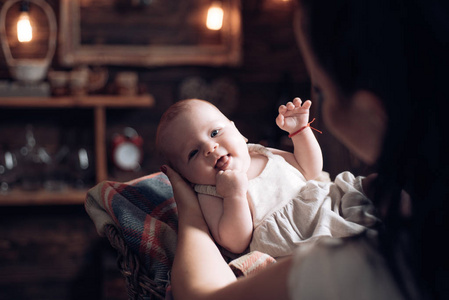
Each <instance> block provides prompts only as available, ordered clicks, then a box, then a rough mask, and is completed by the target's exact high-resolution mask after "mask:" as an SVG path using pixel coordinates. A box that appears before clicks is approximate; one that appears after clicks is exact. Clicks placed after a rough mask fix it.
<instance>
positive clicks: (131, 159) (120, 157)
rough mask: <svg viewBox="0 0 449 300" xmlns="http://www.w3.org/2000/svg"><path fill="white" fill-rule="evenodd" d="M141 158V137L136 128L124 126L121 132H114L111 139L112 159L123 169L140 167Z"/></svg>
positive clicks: (134, 169) (128, 169)
mask: <svg viewBox="0 0 449 300" xmlns="http://www.w3.org/2000/svg"><path fill="white" fill-rule="evenodd" d="M142 160H143V139H142V137H141V136H139V134H138V133H137V131H136V130H134V129H133V128H131V127H126V128H125V129H124V130H123V134H116V135H115V136H114V137H113V139H112V161H113V163H114V165H115V166H116V167H117V168H119V169H121V170H123V171H136V170H139V169H140V164H141V163H142Z"/></svg>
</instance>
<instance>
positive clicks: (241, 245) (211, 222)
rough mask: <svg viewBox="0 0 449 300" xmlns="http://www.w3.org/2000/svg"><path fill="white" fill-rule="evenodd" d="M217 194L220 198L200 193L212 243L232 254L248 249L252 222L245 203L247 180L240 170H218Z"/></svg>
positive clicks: (246, 202)
mask: <svg viewBox="0 0 449 300" xmlns="http://www.w3.org/2000/svg"><path fill="white" fill-rule="evenodd" d="M216 187H217V192H218V193H219V194H220V195H222V196H223V199H222V198H218V197H214V196H209V195H203V194H199V195H198V199H199V203H200V206H201V210H202V211H203V215H204V218H205V220H206V222H207V225H208V226H209V230H210V232H211V234H212V236H213V237H214V239H215V241H216V242H217V243H218V244H220V245H221V246H223V247H225V248H226V249H228V250H229V251H231V252H233V253H241V252H243V251H245V249H246V248H247V247H248V245H249V243H250V241H251V237H252V232H253V222H252V217H251V212H250V210H249V204H248V200H247V195H246V193H247V189H248V178H247V175H246V173H242V172H239V171H232V170H226V171H220V172H219V173H218V174H217V185H216Z"/></svg>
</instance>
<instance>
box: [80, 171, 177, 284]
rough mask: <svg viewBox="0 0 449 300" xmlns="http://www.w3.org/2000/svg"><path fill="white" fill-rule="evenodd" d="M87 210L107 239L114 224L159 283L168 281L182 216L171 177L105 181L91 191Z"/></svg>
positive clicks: (158, 175)
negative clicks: (179, 221) (179, 219)
mask: <svg viewBox="0 0 449 300" xmlns="http://www.w3.org/2000/svg"><path fill="white" fill-rule="evenodd" d="M85 207H86V211H87V213H88V214H89V216H90V217H91V219H92V220H93V222H94V223H95V226H96V228H97V231H98V233H99V234H100V235H101V236H103V235H104V234H103V233H104V231H103V229H104V226H105V225H106V224H112V225H114V226H116V227H117V228H118V229H119V230H120V232H121V233H122V235H123V239H124V241H125V242H126V243H127V245H128V247H129V248H130V249H131V250H132V251H133V252H134V253H137V254H138V256H139V258H140V261H141V263H142V264H144V265H145V267H146V268H147V269H148V270H149V276H151V277H152V278H154V279H155V280H157V281H159V280H160V281H161V284H162V283H163V282H167V281H168V271H169V270H170V268H171V265H172V262H173V258H174V254H175V249H176V237H177V233H176V231H177V225H178V214H177V210H176V203H175V201H174V199H173V191H172V188H171V185H170V182H169V180H168V178H167V177H166V176H165V175H164V174H161V173H155V174H151V175H148V176H145V177H141V178H138V179H136V180H133V181H130V182H126V183H120V182H113V181H105V182H102V183H99V184H98V185H96V186H95V187H94V188H92V189H91V190H89V192H88V194H87V197H86V203H85Z"/></svg>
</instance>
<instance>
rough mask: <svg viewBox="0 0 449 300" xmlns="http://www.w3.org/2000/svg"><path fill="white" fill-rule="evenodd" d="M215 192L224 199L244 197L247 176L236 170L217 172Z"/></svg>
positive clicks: (246, 189) (246, 188)
mask: <svg viewBox="0 0 449 300" xmlns="http://www.w3.org/2000/svg"><path fill="white" fill-rule="evenodd" d="M216 188H217V192H218V193H219V194H220V195H221V196H223V197H224V198H226V197H235V196H242V197H246V192H247V191H248V176H247V175H246V173H245V172H241V171H238V170H225V171H219V172H218V173H217V175H216Z"/></svg>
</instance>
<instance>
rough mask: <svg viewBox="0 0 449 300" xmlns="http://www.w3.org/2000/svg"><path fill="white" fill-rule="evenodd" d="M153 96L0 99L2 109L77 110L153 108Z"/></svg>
mask: <svg viewBox="0 0 449 300" xmlns="http://www.w3.org/2000/svg"><path fill="white" fill-rule="evenodd" d="M153 105H154V98H153V96H151V95H148V94H147V95H140V96H113V95H111V96H108V95H98V96H97V95H96V96H73V97H68V96H67V97H50V98H47V97H0V107H10V108H39V107H42V108H75V107H86V108H95V107H109V108H113V107H117V108H119V107H130V108H131V107H145V106H147V107H151V106H153Z"/></svg>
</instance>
